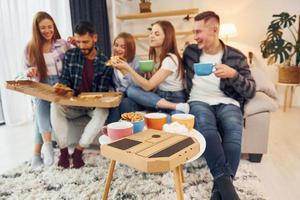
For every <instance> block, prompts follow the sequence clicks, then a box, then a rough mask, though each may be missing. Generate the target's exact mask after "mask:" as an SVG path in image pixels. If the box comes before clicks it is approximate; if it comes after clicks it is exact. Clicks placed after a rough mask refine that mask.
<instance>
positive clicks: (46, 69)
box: [25, 12, 71, 168]
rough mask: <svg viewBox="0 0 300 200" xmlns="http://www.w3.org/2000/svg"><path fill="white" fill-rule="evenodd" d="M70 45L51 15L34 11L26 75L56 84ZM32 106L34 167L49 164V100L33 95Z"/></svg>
mask: <svg viewBox="0 0 300 200" xmlns="http://www.w3.org/2000/svg"><path fill="white" fill-rule="evenodd" d="M70 47H71V46H70V44H68V43H67V42H66V41H65V40H62V39H61V37H60V34H59V32H58V30H57V27H56V25H55V23H54V20H53V19H52V17H51V16H50V15H49V14H48V13H46V12H38V13H36V15H35V17H34V19H33V23H32V39H31V41H30V42H29V43H28V45H27V46H26V49H25V62H26V63H25V65H26V76H27V77H28V78H31V79H33V80H36V81H38V82H42V83H47V84H50V85H53V84H55V83H56V82H58V77H59V75H60V73H61V70H62V60H63V57H64V54H65V52H66V51H67V50H68V49H69V48H70ZM34 105H35V122H36V128H35V141H34V143H35V145H34V155H33V158H32V168H37V167H39V166H41V165H42V164H44V165H46V166H49V165H52V163H53V148H52V139H51V132H52V127H51V122H50V102H48V101H44V100H41V99H38V98H34ZM42 145H43V149H44V155H43V159H42V157H41V149H42Z"/></svg>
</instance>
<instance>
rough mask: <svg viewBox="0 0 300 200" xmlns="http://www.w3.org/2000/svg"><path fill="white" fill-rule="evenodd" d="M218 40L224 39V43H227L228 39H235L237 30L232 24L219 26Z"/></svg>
mask: <svg viewBox="0 0 300 200" xmlns="http://www.w3.org/2000/svg"><path fill="white" fill-rule="evenodd" d="M219 36H220V38H224V39H225V42H226V43H227V42H228V38H232V37H236V36H237V30H236V26H235V25H234V24H231V23H230V24H221V26H220V33H219Z"/></svg>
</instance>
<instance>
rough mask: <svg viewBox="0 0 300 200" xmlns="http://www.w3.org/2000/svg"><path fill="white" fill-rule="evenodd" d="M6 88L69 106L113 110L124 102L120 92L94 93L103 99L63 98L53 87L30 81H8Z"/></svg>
mask: <svg viewBox="0 0 300 200" xmlns="http://www.w3.org/2000/svg"><path fill="white" fill-rule="evenodd" d="M6 88H7V89H10V90H14V91H17V92H21V93H24V94H28V95H30V96H35V97H38V98H40V99H43V100H46V101H50V102H55V103H58V104H61V105H67V106H81V107H98V108H112V107H117V106H119V104H120V102H121V100H122V93H120V92H94V93H92V94H101V95H102V96H103V97H101V98H99V99H81V98H79V97H74V96H71V97H70V96H61V95H58V94H56V93H55V92H54V88H53V87H52V86H50V85H48V84H44V83H39V82H34V81H30V80H19V81H6ZM86 94H91V93H82V94H81V95H86Z"/></svg>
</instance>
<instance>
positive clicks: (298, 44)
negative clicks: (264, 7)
mask: <svg viewBox="0 0 300 200" xmlns="http://www.w3.org/2000/svg"><path fill="white" fill-rule="evenodd" d="M296 18H297V15H290V14H289V13H287V12H282V13H280V14H276V15H273V20H272V21H271V24H270V25H269V26H268V29H267V38H266V39H265V40H263V41H262V42H261V44H260V49H261V52H262V56H263V58H267V59H268V65H270V64H274V63H276V62H277V63H279V65H278V66H279V74H278V75H279V76H278V81H279V82H281V83H299V82H300V65H299V64H300V29H299V27H298V30H297V29H296V27H295V25H294V24H295V23H296ZM299 18H300V16H299ZM284 31H285V32H284ZM283 33H286V34H287V33H290V34H291V36H292V38H293V41H292V42H290V41H288V40H285V39H284V38H283Z"/></svg>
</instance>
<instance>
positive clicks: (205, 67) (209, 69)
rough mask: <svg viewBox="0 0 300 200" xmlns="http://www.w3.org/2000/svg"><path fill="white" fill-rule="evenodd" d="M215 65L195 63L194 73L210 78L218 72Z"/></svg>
mask: <svg viewBox="0 0 300 200" xmlns="http://www.w3.org/2000/svg"><path fill="white" fill-rule="evenodd" d="M215 65H216V64H215V63H194V71H195V74H196V75H197V76H208V75H210V74H211V73H213V72H214V71H216V68H215Z"/></svg>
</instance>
